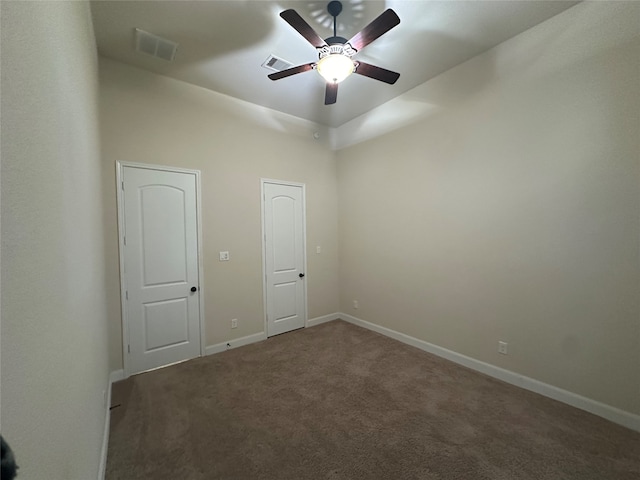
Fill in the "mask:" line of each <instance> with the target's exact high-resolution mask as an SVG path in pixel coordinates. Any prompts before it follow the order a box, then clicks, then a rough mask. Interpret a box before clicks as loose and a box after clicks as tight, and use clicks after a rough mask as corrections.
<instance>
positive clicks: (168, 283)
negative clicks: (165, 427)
mask: <svg viewBox="0 0 640 480" xmlns="http://www.w3.org/2000/svg"><path fill="white" fill-rule="evenodd" d="M122 180H123V182H122V188H123V196H122V198H123V201H124V208H123V209H122V211H123V212H124V239H123V247H124V270H125V272H124V276H123V278H124V279H125V288H126V293H125V308H126V319H127V325H126V326H127V327H128V340H129V345H128V346H127V350H128V351H126V352H125V355H127V354H128V355H129V373H131V374H133V373H138V372H143V371H145V370H150V369H153V368H156V367H160V366H164V365H168V364H171V363H175V362H178V361H181V360H187V359H190V358H193V357H197V356H199V355H200V299H199V294H200V293H199V285H198V278H199V277H198V223H197V211H196V188H197V178H196V175H195V174H194V173H183V172H172V171H164V170H153V169H149V168H138V167H130V166H125V167H123V169H122Z"/></svg>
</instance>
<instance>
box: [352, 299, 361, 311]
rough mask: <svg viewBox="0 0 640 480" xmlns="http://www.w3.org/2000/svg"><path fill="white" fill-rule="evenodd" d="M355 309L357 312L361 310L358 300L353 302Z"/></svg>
mask: <svg viewBox="0 0 640 480" xmlns="http://www.w3.org/2000/svg"><path fill="white" fill-rule="evenodd" d="M353 308H355V309H356V310H357V309H358V308H360V303H358V300H354V301H353Z"/></svg>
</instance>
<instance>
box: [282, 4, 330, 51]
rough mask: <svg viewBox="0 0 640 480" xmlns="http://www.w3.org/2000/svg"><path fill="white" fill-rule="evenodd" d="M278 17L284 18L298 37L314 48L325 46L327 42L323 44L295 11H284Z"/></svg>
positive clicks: (318, 36)
mask: <svg viewBox="0 0 640 480" xmlns="http://www.w3.org/2000/svg"><path fill="white" fill-rule="evenodd" d="M280 16H281V17H282V18H284V20H285V21H286V22H287V23H288V24H289V25H291V26H292V27H293V28H295V29H296V30H297V32H298V33H299V34H300V35H302V36H303V37H304V38H306V39H307V41H308V42H309V43H310V44H311V45H313V46H314V47H316V48H321V47H324V46H326V45H327V42H325V41H324V40H323V39H322V38H321V37H320V35H318V34H317V33H316V31H315V30H314V29H313V28H311V25H309V24H308V23H307V22H305V21H304V19H303V18H302V17H301V16H300V15H298V12H296V11H295V10H293V9H289V10H285V11H284V12H281V13H280Z"/></svg>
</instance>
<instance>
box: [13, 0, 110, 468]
mask: <svg viewBox="0 0 640 480" xmlns="http://www.w3.org/2000/svg"><path fill="white" fill-rule="evenodd" d="M0 9H1V12H0V13H1V16H2V26H1V30H2V33H1V35H2V37H1V46H2V47H1V48H2V52H1V57H2V58H1V61H2V99H1V101H2V150H1V155H2V260H1V261H2V342H1V348H2V353H1V359H2V371H1V376H2V401H1V405H2V406H1V414H2V435H3V436H4V437H5V438H6V439H7V440H8V442H9V444H10V445H11V447H12V448H13V449H14V451H15V454H16V458H17V461H18V464H19V466H20V471H19V475H18V478H21V479H22V478H24V479H78V480H87V479H92V478H97V476H98V465H99V462H100V452H101V446H102V439H103V431H104V425H105V412H106V403H105V400H104V399H103V392H104V391H105V389H106V388H107V385H108V374H109V368H108V367H109V365H108V350H107V342H106V337H107V315H106V305H105V304H106V299H105V294H104V291H105V275H104V271H105V267H104V264H105V252H104V243H103V237H104V228H103V225H104V224H103V218H102V215H103V214H102V212H103V203H102V191H101V164H100V156H99V145H98V143H99V142H98V133H99V132H98V125H97V122H98V91H97V87H98V85H97V81H98V79H97V55H96V51H95V42H94V39H93V32H92V29H91V20H90V16H89V6H88V4H87V3H84V2H7V1H3V2H1V7H0Z"/></svg>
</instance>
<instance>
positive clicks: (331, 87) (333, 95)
mask: <svg viewBox="0 0 640 480" xmlns="http://www.w3.org/2000/svg"><path fill="white" fill-rule="evenodd" d="M337 98H338V84H337V83H331V82H327V90H326V91H325V94H324V104H325V105H332V104H334V103H336V100H337Z"/></svg>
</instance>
